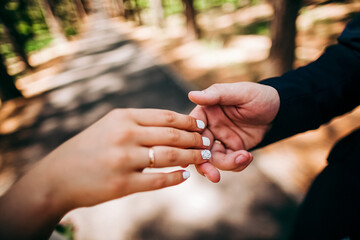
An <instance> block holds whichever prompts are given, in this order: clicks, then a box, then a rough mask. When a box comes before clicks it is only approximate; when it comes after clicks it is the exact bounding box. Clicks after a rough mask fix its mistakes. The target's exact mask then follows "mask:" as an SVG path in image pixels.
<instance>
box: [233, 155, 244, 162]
mask: <svg viewBox="0 0 360 240" xmlns="http://www.w3.org/2000/svg"><path fill="white" fill-rule="evenodd" d="M245 159H246V157H245V156H243V155H240V156H238V157H237V158H236V159H235V163H236V164H240V163H243V162H244V161H245Z"/></svg>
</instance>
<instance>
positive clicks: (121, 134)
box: [111, 128, 136, 144]
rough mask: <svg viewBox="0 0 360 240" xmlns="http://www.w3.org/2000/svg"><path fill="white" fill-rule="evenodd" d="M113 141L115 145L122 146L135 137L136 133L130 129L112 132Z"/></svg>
mask: <svg viewBox="0 0 360 240" xmlns="http://www.w3.org/2000/svg"><path fill="white" fill-rule="evenodd" d="M111 134H112V135H113V141H115V143H116V144H122V143H126V142H129V141H132V140H133V139H134V138H135V136H136V131H135V130H134V129H131V128H127V129H118V130H114V131H113V132H112V133H111Z"/></svg>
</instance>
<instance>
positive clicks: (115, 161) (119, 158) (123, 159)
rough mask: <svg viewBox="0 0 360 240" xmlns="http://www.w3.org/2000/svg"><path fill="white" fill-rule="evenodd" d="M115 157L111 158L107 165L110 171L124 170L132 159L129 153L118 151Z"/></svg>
mask: <svg viewBox="0 0 360 240" xmlns="http://www.w3.org/2000/svg"><path fill="white" fill-rule="evenodd" d="M113 156H115V157H109V158H108V159H107V164H108V166H109V168H110V169H123V168H125V164H126V163H127V162H129V159H130V154H129V153H128V152H127V151H118V152H116V153H115V154H113Z"/></svg>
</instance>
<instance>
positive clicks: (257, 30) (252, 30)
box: [237, 20, 270, 35]
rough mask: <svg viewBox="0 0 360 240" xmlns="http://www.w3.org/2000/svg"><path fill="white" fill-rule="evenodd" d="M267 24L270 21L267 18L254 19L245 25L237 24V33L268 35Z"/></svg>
mask: <svg viewBox="0 0 360 240" xmlns="http://www.w3.org/2000/svg"><path fill="white" fill-rule="evenodd" d="M269 26H270V21H268V20H262V21H256V22H253V23H251V24H249V25H246V26H238V27H237V34H245V35H247V34H256V35H269V34H270V29H269Z"/></svg>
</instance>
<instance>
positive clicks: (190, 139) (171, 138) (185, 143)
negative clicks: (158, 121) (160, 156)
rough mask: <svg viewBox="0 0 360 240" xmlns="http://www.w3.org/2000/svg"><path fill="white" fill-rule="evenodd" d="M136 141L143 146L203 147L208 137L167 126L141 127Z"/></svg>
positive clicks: (206, 143)
mask: <svg viewBox="0 0 360 240" xmlns="http://www.w3.org/2000/svg"><path fill="white" fill-rule="evenodd" d="M137 142H138V143H139V144H140V145H143V146H156V145H158V146H172V147H180V148H205V147H207V146H210V144H211V143H210V139H209V138H207V137H202V136H201V135H200V134H199V133H197V132H187V131H183V130H179V129H176V128H168V127H142V128H141V129H139V133H138V134H137Z"/></svg>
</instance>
